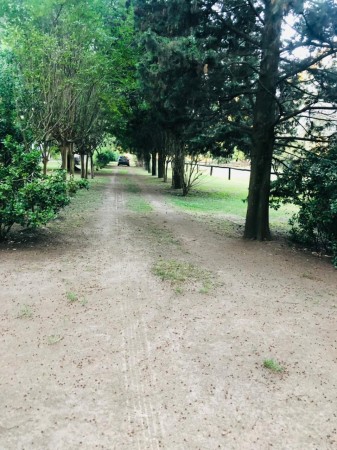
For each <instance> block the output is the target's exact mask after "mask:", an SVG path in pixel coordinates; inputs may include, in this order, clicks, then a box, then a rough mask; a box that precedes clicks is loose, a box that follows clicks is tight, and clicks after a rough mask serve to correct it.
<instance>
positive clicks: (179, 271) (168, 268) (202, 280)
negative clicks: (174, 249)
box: [152, 259, 214, 294]
mask: <svg viewBox="0 0 337 450" xmlns="http://www.w3.org/2000/svg"><path fill="white" fill-rule="evenodd" d="M152 271H153V273H154V274H155V275H156V276H158V277H160V278H161V280H163V281H168V282H170V284H171V286H172V287H174V288H175V291H176V292H177V293H181V292H183V288H184V287H185V286H186V285H187V284H194V285H196V286H197V287H199V292H200V293H203V294H207V293H209V291H210V290H211V288H212V287H213V286H214V282H213V277H212V274H211V272H209V271H207V270H204V269H200V268H199V267H197V266H195V265H194V264H191V263H189V262H186V261H177V260H174V259H170V260H160V261H158V262H157V263H156V264H155V265H154V266H153V268H152Z"/></svg>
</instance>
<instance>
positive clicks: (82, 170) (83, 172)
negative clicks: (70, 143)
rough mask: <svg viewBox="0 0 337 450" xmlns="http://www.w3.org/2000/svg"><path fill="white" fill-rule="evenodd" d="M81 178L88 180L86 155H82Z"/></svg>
mask: <svg viewBox="0 0 337 450" xmlns="http://www.w3.org/2000/svg"><path fill="white" fill-rule="evenodd" d="M81 178H86V177H85V158H84V153H81Z"/></svg>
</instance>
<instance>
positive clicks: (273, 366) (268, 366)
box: [263, 359, 285, 373]
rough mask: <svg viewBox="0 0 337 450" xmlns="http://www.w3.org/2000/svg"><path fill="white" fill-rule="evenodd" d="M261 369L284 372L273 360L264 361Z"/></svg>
mask: <svg viewBox="0 0 337 450" xmlns="http://www.w3.org/2000/svg"><path fill="white" fill-rule="evenodd" d="M263 367H265V368H266V369H269V370H271V371H272V372H277V373H281V372H284V370H285V369H284V367H282V366H281V365H280V364H279V363H278V362H277V361H275V360H274V359H265V360H264V361H263Z"/></svg>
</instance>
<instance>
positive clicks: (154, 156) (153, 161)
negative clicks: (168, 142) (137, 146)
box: [151, 150, 157, 177]
mask: <svg viewBox="0 0 337 450" xmlns="http://www.w3.org/2000/svg"><path fill="white" fill-rule="evenodd" d="M151 166H152V176H154V177H155V176H156V175H157V152H156V150H152V152H151Z"/></svg>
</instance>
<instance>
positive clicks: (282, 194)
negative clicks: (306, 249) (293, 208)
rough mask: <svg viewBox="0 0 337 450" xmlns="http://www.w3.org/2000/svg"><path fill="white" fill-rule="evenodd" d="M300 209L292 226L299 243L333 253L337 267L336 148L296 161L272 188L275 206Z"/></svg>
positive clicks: (336, 146) (294, 236)
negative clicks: (287, 205)
mask: <svg viewBox="0 0 337 450" xmlns="http://www.w3.org/2000/svg"><path fill="white" fill-rule="evenodd" d="M280 203H293V204H295V205H297V206H299V212H298V213H297V214H295V215H294V216H293V217H292V219H291V221H290V224H291V225H292V236H293V238H294V239H295V240H297V241H298V242H301V243H303V244H306V245H310V246H312V247H313V248H315V249H316V250H317V251H322V250H324V251H326V252H330V253H331V254H332V255H333V263H334V265H335V266H336V267H337V145H332V146H331V147H329V148H328V149H321V151H320V152H319V154H314V153H308V154H307V155H306V157H305V158H302V159H299V160H296V161H293V162H292V163H291V164H290V165H289V167H288V168H287V169H286V170H285V171H284V173H283V175H282V177H280V178H279V179H278V180H277V181H275V182H273V184H272V205H273V206H274V207H276V208H277V207H278V206H279V204H280Z"/></svg>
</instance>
